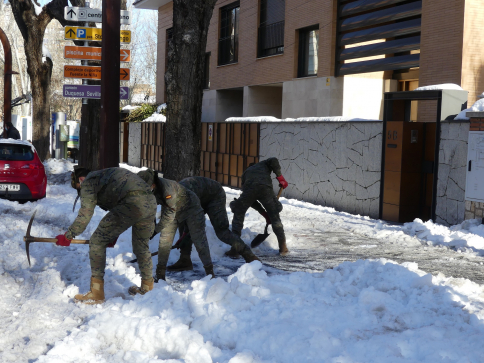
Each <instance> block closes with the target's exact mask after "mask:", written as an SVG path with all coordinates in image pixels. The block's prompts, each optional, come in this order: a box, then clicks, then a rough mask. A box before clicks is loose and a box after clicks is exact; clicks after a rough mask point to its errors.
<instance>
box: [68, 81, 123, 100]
mask: <svg viewBox="0 0 484 363" xmlns="http://www.w3.org/2000/svg"><path fill="white" fill-rule="evenodd" d="M62 94H63V95H64V97H68V98H96V99H100V98H101V86H90V85H89V86H86V85H80V84H65V85H64V86H63V87H62ZM128 97H129V88H128V87H119V99H121V100H127V99H128Z"/></svg>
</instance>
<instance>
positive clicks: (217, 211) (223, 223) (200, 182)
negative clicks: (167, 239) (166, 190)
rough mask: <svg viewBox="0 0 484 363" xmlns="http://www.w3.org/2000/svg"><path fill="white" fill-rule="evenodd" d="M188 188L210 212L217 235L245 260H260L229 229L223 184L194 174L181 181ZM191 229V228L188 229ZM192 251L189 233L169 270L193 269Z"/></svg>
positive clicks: (181, 229)
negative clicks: (177, 257) (178, 256)
mask: <svg viewBox="0 0 484 363" xmlns="http://www.w3.org/2000/svg"><path fill="white" fill-rule="evenodd" d="M180 184H181V185H183V186H184V187H185V188H187V189H188V190H191V191H192V192H194V193H195V194H196V195H197V197H198V199H200V205H201V207H202V208H203V211H204V212H205V213H206V214H208V217H209V218H210V222H211V223H212V226H213V229H214V230H215V234H216V235H217V237H218V238H219V239H220V240H221V241H222V242H224V243H226V244H228V245H229V246H231V247H232V248H233V249H234V250H235V251H236V252H237V253H238V254H240V255H242V257H243V258H244V259H245V262H247V263H250V262H252V261H255V260H259V259H258V258H257V257H256V256H255V255H254V254H253V253H252V251H251V250H250V248H249V246H247V245H246V244H245V243H244V241H242V239H241V238H240V236H237V235H236V234H235V233H232V232H231V231H230V229H229V219H228V217H227V210H226V207H225V201H226V196H225V190H224V188H223V187H222V185H221V184H220V183H219V182H217V181H215V180H213V179H209V178H204V177H202V176H194V177H190V178H185V179H183V180H182V181H180ZM180 227H181V228H180V235H182V234H181V233H182V232H183V230H184V229H185V227H184V226H180ZM188 230H189V229H188ZM191 252H192V241H191V238H190V235H187V236H186V237H185V238H184V239H183V242H182V243H181V245H180V259H179V260H178V261H177V262H176V263H175V264H173V265H171V266H168V268H167V270H168V271H187V270H192V269H193V265H192V260H191V259H190V254H191Z"/></svg>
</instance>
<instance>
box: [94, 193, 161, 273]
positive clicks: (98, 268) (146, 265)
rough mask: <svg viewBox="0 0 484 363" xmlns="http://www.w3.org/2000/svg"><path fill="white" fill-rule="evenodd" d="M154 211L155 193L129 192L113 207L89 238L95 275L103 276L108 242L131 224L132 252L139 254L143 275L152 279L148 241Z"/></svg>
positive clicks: (151, 229)
mask: <svg viewBox="0 0 484 363" xmlns="http://www.w3.org/2000/svg"><path fill="white" fill-rule="evenodd" d="M155 215H156V199H155V197H154V196H153V195H152V194H144V193H143V194H138V195H133V196H129V195H128V196H127V197H126V198H124V199H123V200H122V201H121V202H120V203H119V204H118V205H117V206H115V207H114V208H112V209H111V210H110V211H109V212H108V214H106V215H105V216H104V218H103V219H102V220H101V222H100V223H99V226H98V227H97V228H96V231H94V233H93V235H92V236H91V241H90V242H89V259H90V260H91V274H92V277H95V278H97V279H101V280H102V279H103V278H104V269H105V267H106V246H107V245H108V244H109V243H111V242H113V241H114V240H115V239H116V238H118V237H119V235H120V234H121V233H123V232H124V231H126V230H127V229H128V228H129V227H133V232H132V244H133V252H134V254H135V255H136V257H137V258H138V265H139V269H140V272H141V277H142V278H143V279H145V280H146V279H151V278H152V276H153V263H152V261H151V252H150V249H149V245H148V243H149V241H150V236H151V234H152V233H153V230H154V226H153V219H154V218H155Z"/></svg>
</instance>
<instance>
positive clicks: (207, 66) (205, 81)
mask: <svg viewBox="0 0 484 363" xmlns="http://www.w3.org/2000/svg"><path fill="white" fill-rule="evenodd" d="M202 85H203V89H209V88H210V52H208V53H205V67H204V69H203V79H202Z"/></svg>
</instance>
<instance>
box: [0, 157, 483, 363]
mask: <svg viewBox="0 0 484 363" xmlns="http://www.w3.org/2000/svg"><path fill="white" fill-rule="evenodd" d="M56 164H59V165H56ZM45 165H46V170H48V171H49V172H63V171H65V170H67V169H68V168H69V164H68V163H66V162H65V161H63V160H48V161H46V163H45ZM122 166H125V165H124V164H123V165H122ZM129 169H130V170H132V171H134V172H136V171H137V170H140V169H137V168H134V167H129ZM224 189H225V191H226V193H227V202H230V201H231V200H233V198H234V197H237V196H238V195H239V194H240V192H239V191H236V190H233V189H230V188H224ZM75 196H76V193H75V191H74V190H73V189H72V188H71V187H70V185H69V184H64V185H49V186H48V188H47V198H45V199H42V200H40V201H38V202H36V203H25V204H19V203H17V202H11V201H7V200H0V215H2V223H0V286H2V294H0V347H1V348H0V361H1V362H9V361H11V362H27V361H35V362H41V363H57V362H59V363H60V362H63V363H64V362H72V363H81V362H106V363H111V362H112V363H117V362H137V363H138V362H139V363H155V362H169V363H175V362H187V363H209V362H210V363H211V362H220V363H269V362H278V363H286V362H287V363H294V362H298V363H299V362H301V363H306V362H308V363H309V362H311V363H312V362H318V363H319V362H334V363H337V362H340V363H342V362H375V363H380V362H381V363H387V362H444V361H445V362H483V361H484V346H483V345H482V344H481V342H482V337H483V336H484V324H483V321H484V287H483V286H481V285H478V284H475V283H473V282H471V281H469V280H466V279H453V278H446V277H445V276H443V275H438V276H432V275H430V274H426V273H425V272H423V271H421V270H419V269H418V266H417V264H415V263H403V264H397V263H395V262H392V261H389V260H385V259H379V260H359V261H356V262H352V263H350V262H345V263H342V264H340V265H339V266H337V267H335V268H333V269H328V270H326V271H324V272H323V273H308V272H293V273H287V272H284V271H280V270H277V269H274V268H269V267H266V266H263V265H262V264H261V263H260V262H258V261H255V262H253V263H251V264H243V265H242V266H240V264H241V262H240V261H239V262H237V261H233V260H230V259H228V258H226V257H224V252H225V251H227V250H228V249H229V246H227V245H225V244H223V243H222V242H220V241H219V240H218V239H217V238H216V236H215V232H214V230H213V228H212V226H211V224H210V222H208V221H207V224H206V230H207V238H208V241H209V245H210V251H211V255H212V259H213V262H214V265H215V273H216V274H219V275H223V272H225V271H227V270H229V271H231V268H232V267H234V266H235V267H236V268H235V272H234V273H231V274H230V275H229V276H228V277H227V278H226V279H223V278H220V277H218V278H215V279H212V280H210V279H209V277H203V275H204V274H203V272H202V271H203V270H202V266H201V262H200V259H199V258H198V255H197V253H196V251H195V249H194V250H193V252H192V260H193V262H194V264H195V270H194V271H189V272H186V273H172V274H169V275H168V283H165V282H163V281H160V282H159V283H158V284H155V288H154V290H153V291H151V292H149V293H147V294H146V295H143V296H140V295H138V296H136V297H134V298H133V297H130V296H129V295H128V294H127V288H128V287H129V286H131V285H133V284H139V283H140V279H141V278H140V275H139V269H138V266H137V265H136V264H130V263H128V262H127V261H128V260H130V259H131V258H134V257H133V253H132V247H131V230H130V229H128V230H127V231H125V232H124V233H122V234H121V235H120V237H119V239H118V242H117V244H116V246H115V247H114V248H108V249H107V261H106V262H107V264H106V275H105V282H106V285H105V292H106V298H107V301H106V302H105V303H104V304H102V305H99V306H85V305H77V304H75V303H73V300H72V298H73V296H74V295H75V294H77V293H79V292H85V291H87V290H88V288H89V278H90V265H89V254H88V246H84V245H73V246H71V247H65V248H64V247H57V246H55V245H54V244H51V243H33V244H31V246H30V257H31V261H32V267H29V265H28V262H27V259H26V256H25V244H24V242H23V236H24V234H25V230H26V228H27V224H28V222H29V219H30V216H31V214H32V212H33V211H34V209H37V217H36V219H35V221H34V223H33V225H32V230H31V234H32V235H35V236H43V237H50V236H55V235H57V234H61V233H64V232H65V230H66V229H67V228H68V227H69V225H70V224H71V223H72V222H73V220H74V219H75V217H76V215H77V211H78V210H79V204H78V205H77V207H76V213H72V204H73V201H74V198H75ZM281 202H282V203H283V205H284V210H283V211H282V216H281V217H282V220H283V221H284V228H285V230H286V234H287V243H288V247H289V249H290V250H296V249H297V248H298V246H303V245H304V243H305V241H304V238H298V237H297V236H298V235H299V236H300V235H302V234H308V233H311V232H310V231H311V230H312V229H314V226H317V228H318V229H320V230H321V231H323V232H324V230H325V229H327V230H330V229H331V228H333V229H335V228H337V229H338V230H339V231H344V232H346V233H359V234H361V235H363V236H372V237H375V238H380V239H382V240H388V239H389V237H390V236H391V237H392V239H393V240H394V241H395V240H397V241H398V242H399V243H400V242H402V243H406V242H407V241H413V243H420V242H419V240H418V239H417V237H418V238H423V239H426V240H427V241H429V242H432V244H448V245H451V244H453V245H454V246H457V245H459V246H469V247H471V246H472V248H474V250H476V251H477V250H478V249H481V251H484V237H483V236H484V226H482V225H478V224H477V223H476V222H467V224H461V225H459V226H454V227H452V228H447V227H443V226H439V225H436V224H433V223H431V222H426V223H423V222H422V221H419V220H416V221H415V222H413V223H408V224H406V225H404V226H400V225H390V224H386V223H384V222H382V221H378V220H372V219H370V218H368V217H364V216H354V215H350V214H348V213H342V212H337V211H335V210H334V209H332V208H327V207H321V206H317V205H313V204H310V203H305V202H300V201H297V200H289V199H286V198H281ZM159 210H160V208H159V207H158V211H159ZM227 212H228V213H229V220H231V218H232V215H231V213H230V209H229V207H228V205H227ZM105 215H106V212H104V211H103V210H101V209H100V208H96V210H95V212H94V215H93V218H92V220H91V222H90V223H89V225H88V226H87V229H86V231H85V232H84V233H82V235H80V236H78V238H86V239H88V238H89V237H90V236H91V235H92V233H93V232H94V231H95V229H96V228H97V226H98V224H99V222H100V220H101V219H102V218H103V217H104V216H105ZM262 220H263V218H262V217H261V216H260V215H259V214H258V213H257V212H255V211H253V210H249V211H248V212H247V215H246V217H245V225H244V229H243V231H242V238H243V239H244V240H245V241H246V242H248V241H250V240H251V239H252V238H253V237H254V234H257V233H258V232H257V231H258V230H260V229H261V225H263V224H262ZM175 238H177V237H175ZM459 241H460V242H459ZM157 244H158V241H157V238H154V239H153V240H152V241H150V250H152V251H155V250H156V248H157ZM276 249H277V240H276V239H275V237H274V234H273V233H272V234H271V235H270V236H269V238H268V239H267V241H266V242H264V243H263V244H262V245H261V246H260V247H259V249H258V250H259V251H265V252H268V251H273V252H274V253H277V250H276ZM256 251H257V250H256ZM465 252H468V253H472V251H465ZM178 256H179V252H178V251H176V250H173V251H172V253H171V254H170V258H169V263H173V262H175V261H176V260H177V259H178ZM153 262H154V264H156V262H157V259H156V257H155V258H154V259H153ZM230 264H232V265H230ZM237 264H238V265H237ZM239 266H240V267H239ZM301 266H303V265H301ZM302 268H303V267H302ZM476 268H477V267H476ZM226 275H228V274H226ZM182 276H185V279H186V276H191V277H190V278H191V279H192V281H191V280H189V281H188V283H187V282H186V280H185V281H183V279H182Z"/></svg>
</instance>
